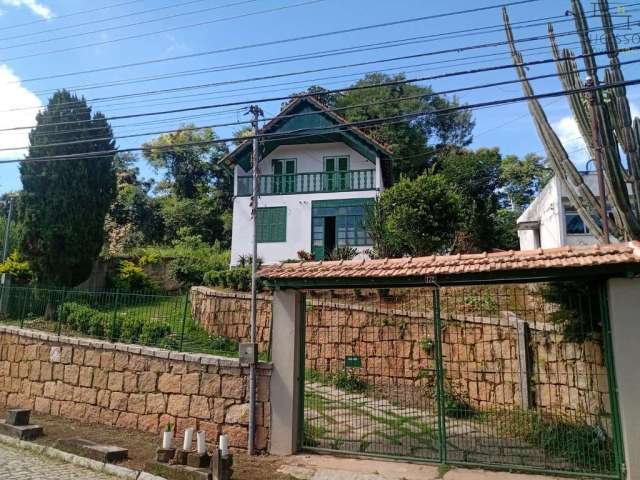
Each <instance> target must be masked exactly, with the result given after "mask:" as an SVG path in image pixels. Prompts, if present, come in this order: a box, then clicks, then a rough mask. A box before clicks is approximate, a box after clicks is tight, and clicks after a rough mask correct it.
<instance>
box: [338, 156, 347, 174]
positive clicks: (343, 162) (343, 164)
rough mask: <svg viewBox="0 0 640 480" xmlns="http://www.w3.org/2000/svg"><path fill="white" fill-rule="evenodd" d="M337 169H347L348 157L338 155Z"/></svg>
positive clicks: (344, 170)
mask: <svg viewBox="0 0 640 480" xmlns="http://www.w3.org/2000/svg"><path fill="white" fill-rule="evenodd" d="M338 170H340V171H341V172H346V171H348V170H349V157H338Z"/></svg>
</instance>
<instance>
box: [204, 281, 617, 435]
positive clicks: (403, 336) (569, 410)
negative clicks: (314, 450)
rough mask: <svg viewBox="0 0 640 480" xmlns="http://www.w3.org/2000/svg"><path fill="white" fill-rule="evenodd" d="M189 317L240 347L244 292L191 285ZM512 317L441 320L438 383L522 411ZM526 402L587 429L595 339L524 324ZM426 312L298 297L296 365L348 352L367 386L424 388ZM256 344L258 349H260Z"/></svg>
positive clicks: (430, 365) (597, 394) (603, 403)
mask: <svg viewBox="0 0 640 480" xmlns="http://www.w3.org/2000/svg"><path fill="white" fill-rule="evenodd" d="M192 304H193V314H194V319H196V320H198V321H199V322H200V323H201V324H202V325H203V326H204V327H205V328H206V329H207V330H208V331H209V332H211V333H214V334H216V335H224V336H227V337H230V338H236V339H238V340H243V341H246V340H248V338H249V311H250V310H249V309H250V296H249V295H247V294H243V293H227V292H218V291H216V290H212V289H209V288H206V287H194V288H193V289H192ZM258 312H259V314H258V338H259V339H260V341H261V342H267V343H268V339H269V328H270V325H271V299H270V297H269V296H266V295H261V296H260V299H259V302H258ZM517 320H518V318H517V317H516V316H515V315H514V314H513V313H511V312H500V313H496V314H495V315H491V316H486V317H483V316H482V315H478V314H470V313H469V314H464V313H461V314H452V313H449V314H443V318H442V324H443V331H442V354H443V364H444V368H445V374H446V383H447V387H448V388H449V389H451V390H452V391H453V392H454V393H456V394H458V395H460V397H461V398H463V399H465V400H467V401H468V402H469V404H470V405H471V406H472V407H474V408H478V409H481V410H489V409H492V408H500V407H507V408H510V407H519V406H521V405H522V398H521V397H522V394H521V390H522V389H521V381H522V380H521V373H523V371H522V369H521V366H520V363H519V361H520V356H521V355H524V354H525V353H524V352H521V351H520V350H519V345H518V331H517V327H516V324H517ZM529 327H530V330H531V334H530V338H529V341H528V347H527V348H528V353H527V355H528V360H529V371H528V375H526V380H525V381H527V382H528V385H529V389H530V391H531V394H530V397H532V403H531V404H532V405H535V406H536V407H537V408H538V409H540V410H542V411H545V412H548V413H553V414H562V415H564V416H567V417H569V418H580V419H581V420H586V421H587V422H589V423H593V422H595V421H596V420H597V418H598V416H599V414H600V412H609V411H610V403H609V396H608V386H607V376H606V368H605V366H604V359H603V355H602V348H601V345H600V344H599V342H597V341H585V342H582V343H574V342H568V341H566V340H565V339H564V338H563V336H562V335H561V334H559V333H558V332H557V331H556V329H557V327H556V326H555V325H553V324H550V323H545V322H540V321H538V322H531V323H529ZM433 339H434V332H433V317H432V314H431V312H424V311H422V312H420V311H412V310H407V309H402V310H400V309H392V308H389V307H385V308H380V307H378V306H368V305H358V304H346V303H335V302H331V301H327V300H324V299H319V298H314V297H309V298H308V299H307V318H306V338H305V341H306V343H305V367H306V368H308V369H314V370H317V371H319V372H336V371H339V370H344V359H345V356H347V355H357V356H360V357H361V360H362V367H361V368H360V369H357V375H358V376H359V377H362V378H364V379H365V380H366V381H367V382H368V383H370V384H372V385H381V384H384V385H388V386H397V387H403V388H405V389H407V388H410V389H414V390H420V391H427V394H428V395H430V394H431V390H432V389H433V388H435V387H434V385H435V363H434V355H435V349H434V344H433ZM263 348H266V347H265V346H263Z"/></svg>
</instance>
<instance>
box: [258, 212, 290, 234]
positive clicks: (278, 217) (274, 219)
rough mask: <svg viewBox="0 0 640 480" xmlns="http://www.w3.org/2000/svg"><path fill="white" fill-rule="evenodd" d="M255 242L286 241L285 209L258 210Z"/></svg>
mask: <svg viewBox="0 0 640 480" xmlns="http://www.w3.org/2000/svg"><path fill="white" fill-rule="evenodd" d="M256 241H257V242H258V243H274V242H286V241H287V207H262V208H258V213H257V215H256Z"/></svg>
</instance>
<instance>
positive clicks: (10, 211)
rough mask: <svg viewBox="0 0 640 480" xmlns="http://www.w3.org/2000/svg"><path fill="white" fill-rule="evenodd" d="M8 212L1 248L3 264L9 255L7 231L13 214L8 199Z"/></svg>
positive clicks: (11, 205)
mask: <svg viewBox="0 0 640 480" xmlns="http://www.w3.org/2000/svg"><path fill="white" fill-rule="evenodd" d="M8 203H9V210H8V212H7V224H6V225H5V226H4V246H3V247H2V261H3V262H4V261H5V260H6V259H7V255H9V231H10V229H11V216H12V214H13V199H12V198H11V197H9V200H8ZM2 283H3V284H4V275H3V276H2Z"/></svg>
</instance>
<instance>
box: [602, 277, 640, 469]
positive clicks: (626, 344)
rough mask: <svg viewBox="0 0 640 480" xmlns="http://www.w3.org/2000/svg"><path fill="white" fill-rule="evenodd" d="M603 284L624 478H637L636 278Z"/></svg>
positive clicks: (639, 324) (639, 293)
mask: <svg viewBox="0 0 640 480" xmlns="http://www.w3.org/2000/svg"><path fill="white" fill-rule="evenodd" d="M607 287H608V288H607V290H608V296H609V320H610V323H611V336H612V343H613V357H614V364H615V369H616V378H617V383H618V401H619V404H620V417H621V423H622V439H623V442H624V451H625V461H626V466H627V478H628V479H633V478H640V455H638V453H639V452H640V381H639V380H638V378H639V377H638V365H639V364H640V354H639V353H638V342H640V318H639V313H638V312H640V280H639V279H628V278H614V279H611V280H609V281H608V284H607Z"/></svg>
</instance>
